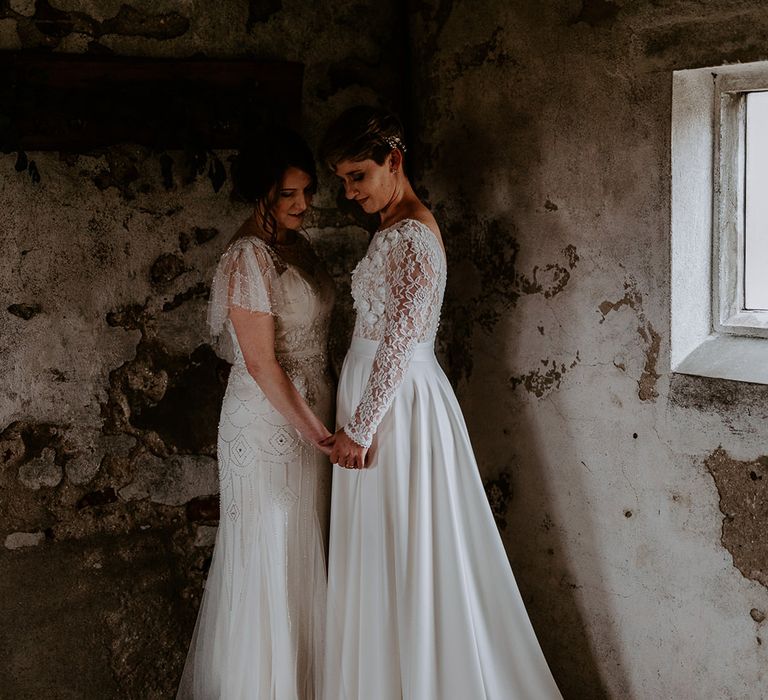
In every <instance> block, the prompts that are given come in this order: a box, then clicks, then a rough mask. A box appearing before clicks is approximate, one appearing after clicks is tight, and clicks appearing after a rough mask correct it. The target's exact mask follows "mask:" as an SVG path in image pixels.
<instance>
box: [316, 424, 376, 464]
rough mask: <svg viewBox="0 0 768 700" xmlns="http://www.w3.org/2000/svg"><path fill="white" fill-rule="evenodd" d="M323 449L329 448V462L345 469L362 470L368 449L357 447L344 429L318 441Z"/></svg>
mask: <svg viewBox="0 0 768 700" xmlns="http://www.w3.org/2000/svg"><path fill="white" fill-rule="evenodd" d="M320 444H321V445H323V446H324V447H330V448H331V462H333V464H338V465H339V466H340V467H344V468H346V469H364V468H365V467H367V466H368V465H367V464H366V459H365V458H366V456H367V454H368V448H367V447H363V446H362V445H358V444H357V443H356V442H355V441H354V440H353V439H352V438H350V437H349V436H348V435H347V434H346V433H345V432H344V429H343V428H342V429H340V430H337V431H336V433H335V434H334V435H330V436H329V437H327V438H325V439H324V440H321V441H320Z"/></svg>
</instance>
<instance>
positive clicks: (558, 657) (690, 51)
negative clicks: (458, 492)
mask: <svg viewBox="0 0 768 700" xmlns="http://www.w3.org/2000/svg"><path fill="white" fill-rule="evenodd" d="M766 29H768V19H766V16H765V13H764V12H763V8H762V6H761V4H760V3H756V2H749V1H744V0H738V1H737V2H728V3H726V2H711V3H690V2H687V1H686V0H680V1H678V0H671V1H669V2H654V3H643V2H637V1H634V0H626V1H620V2H612V1H608V0H561V1H558V2H552V3H534V2H528V3H504V2H500V1H498V2H497V1H495V0H491V1H489V2H485V3H473V2H469V0H427V1H426V2H418V3H411V35H412V37H413V40H412V60H413V65H414V66H418V67H419V68H418V70H415V71H414V86H413V90H412V94H413V96H414V110H415V112H416V117H415V118H416V121H417V123H418V125H419V130H418V135H419V139H418V141H417V143H416V144H415V147H414V149H413V151H414V152H413V159H414V161H415V162H416V164H417V167H418V168H420V170H419V186H420V188H421V189H420V191H421V192H422V193H423V194H424V195H425V196H426V197H427V199H428V200H429V201H430V203H431V205H432V207H433V209H434V211H435V213H436V215H437V218H438V221H439V223H440V225H441V227H442V230H443V233H444V235H445V239H446V246H447V250H448V256H449V274H448V290H447V294H446V307H445V309H444V314H443V323H442V328H441V333H440V336H439V345H440V352H441V357H442V359H443V360H444V363H445V365H446V372H447V374H448V376H449V377H450V378H451V380H452V381H453V382H454V384H455V385H456V387H457V390H458V394H459V399H460V402H461V404H462V407H463V409H464V413H465V416H466V417H467V421H468V424H469V429H470V433H471V435H472V439H473V444H474V446H475V449H476V452H477V455H478V461H479V464H480V469H481V472H482V474H483V477H484V479H485V481H486V484H487V488H488V493H489V497H490V498H491V502H492V504H493V509H494V514H495V516H496V519H497V523H498V524H499V526H500V528H501V529H502V533H503V536H504V540H505V544H506V547H507V551H508V553H509V556H510V559H511V561H512V563H513V568H514V570H515V574H516V577H517V580H518V583H519V585H520V588H521V591H522V593H523V597H524V600H525V602H526V604H527V606H528V609H529V612H530V614H531V618H532V621H533V623H534V626H535V628H536V632H537V635H538V637H539V639H540V641H541V644H542V646H543V648H544V650H545V652H546V654H547V658H548V659H549V661H550V664H551V666H552V669H553V671H554V673H555V676H556V678H557V680H558V682H559V683H560V685H561V687H562V689H563V692H564V694H565V696H566V697H567V698H579V699H581V698H601V697H609V698H621V699H622V700H624V699H629V698H638V699H639V698H715V697H717V698H734V699H735V698H750V699H754V700H757V699H758V698H763V697H766V696H768V675H766V673H765V671H764V669H765V662H766V659H765V645H764V644H763V637H764V632H763V631H762V627H761V625H764V617H765V609H766V605H767V604H768V591H767V590H766V589H765V587H764V585H763V584H764V582H765V581H764V575H765V571H766V566H768V558H767V557H768V554H766V552H765V547H764V537H763V535H764V530H765V527H766V526H768V521H767V520H766V519H767V518H768V514H766V512H765V508H764V505H763V500H764V499H763V495H764V494H763V491H762V489H763V487H762V484H763V483H764V481H763V480H761V475H762V474H763V471H764V467H763V460H764V457H763V455H765V453H766V450H765V439H766V437H768V432H767V429H766V425H767V423H766V421H765V419H766V417H768V398H767V397H766V391H765V389H764V387H756V386H752V385H747V384H736V383H733V382H724V381H720V380H707V379H703V378H695V377H685V376H682V375H671V374H670V372H669V279H668V268H669V252H668V251H669V212H670V206H669V185H670V175H669V173H670V162H669V133H670V117H671V114H670V112H671V71H672V70H674V69H678V68H688V67H700V66H709V65H717V64H720V63H723V62H728V61H750V60H758V59H766V58H768V51H766V48H765V46H764V43H763V42H762V37H763V36H764V33H765V31H766ZM753 472H754V474H755V475H756V478H753V477H752V476H751V474H752V473H753Z"/></svg>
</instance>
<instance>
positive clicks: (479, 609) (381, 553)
mask: <svg viewBox="0 0 768 700" xmlns="http://www.w3.org/2000/svg"><path fill="white" fill-rule="evenodd" d="M445 277H446V266H445V257H444V254H443V251H442V248H441V246H440V243H439V241H438V239H437V238H436V236H435V235H434V233H433V232H432V231H431V230H430V229H429V228H428V227H427V226H425V225H424V224H422V223H420V222H418V221H415V220H412V219H406V220H404V221H401V222H399V223H397V224H395V225H394V226H392V227H389V228H387V229H383V230H381V231H379V232H378V233H377V234H376V235H375V236H374V237H373V240H372V241H371V244H370V247H369V249H368V253H367V254H366V256H365V258H363V260H362V261H361V262H360V264H359V265H358V266H357V268H356V269H355V272H354V273H353V278H352V294H353V296H354V302H355V309H356V311H357V318H356V323H355V331H354V337H353V340H352V345H351V347H350V350H349V352H348V354H347V356H346V359H345V361H344V367H343V370H342V376H341V379H340V383H339V390H338V395H337V410H338V415H337V421H338V423H339V424H340V425H343V426H344V429H345V431H346V432H347V434H348V435H349V436H350V437H351V438H352V439H354V440H355V441H356V442H358V443H360V444H362V445H366V446H368V445H370V444H371V442H372V441H373V448H372V452H373V454H374V456H373V459H372V462H371V465H370V467H369V468H368V469H362V470H352V469H343V468H341V467H338V466H336V467H334V472H333V493H332V505H331V532H330V553H329V566H328V621H327V644H326V663H325V674H326V675H325V700H401V699H402V700H554V699H558V698H560V697H561V696H560V693H559V691H558V689H557V686H556V684H555V682H554V680H553V678H552V675H551V673H550V671H549V668H548V666H547V662H546V660H545V659H544V655H543V654H542V652H541V649H540V647H539V644H538V641H537V639H536V636H535V633H534V630H533V628H532V626H531V623H530V621H529V619H528V615H527V613H526V610H525V607H524V605H523V601H522V599H521V597H520V593H519V591H518V589H517V585H516V583H515V580H514V577H513V575H512V571H511V569H510V567H509V563H508V560H507V556H506V553H505V551H504V547H503V545H502V542H501V538H500V537H499V533H498V531H497V529H496V524H495V522H494V519H493V516H492V513H491V510H490V507H489V505H488V501H487V500H486V497H485V492H484V489H483V485H482V482H481V480H480V476H479V473H478V470H477V465H476V462H475V458H474V455H473V452H472V447H471V445H470V441H469V435H468V433H467V429H466V426H465V423H464V419H463V417H462V415H461V411H460V409H459V406H458V403H457V401H456V397H455V395H454V393H453V391H452V389H451V386H450V384H449V382H448V380H447V378H446V377H445V375H444V374H443V372H442V370H441V369H440V366H439V365H438V363H437V360H436V359H435V355H434V350H433V344H434V340H435V334H436V332H437V326H438V321H439V315H440V306H441V303H442V298H443V291H444V287H445ZM374 436H375V437H374Z"/></svg>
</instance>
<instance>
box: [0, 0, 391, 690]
mask: <svg viewBox="0 0 768 700" xmlns="http://www.w3.org/2000/svg"><path fill="white" fill-rule="evenodd" d="M402 25H403V19H402V18H401V17H400V16H399V15H398V10H397V8H396V7H395V6H394V5H389V4H386V3H384V4H380V3H376V2H358V1H356V0H355V1H349V2H346V1H342V2H334V3H320V4H315V3H311V2H290V1H289V0H285V1H284V2H283V1H281V0H276V1H272V2H259V1H258V0H252V1H251V2H245V1H243V0H223V1H221V2H216V3H193V2H168V1H160V2H158V1H156V0H153V1H152V2H146V1H145V0H134V1H132V2H126V3H124V2H122V0H121V1H120V2H113V1H111V0H110V1H102V2H92V1H90V0H10V1H9V0H0V50H3V49H17V48H24V49H39V50H51V51H62V52H69V53H79V52H95V53H102V52H108V53H110V52H111V53H116V54H120V55H140V56H165V57H186V56H191V55H194V54H202V55H205V56H210V57H220V58H229V57H244V56H248V57H253V58H256V59H257V60H262V59H267V60H293V61H300V62H303V63H305V65H306V70H305V76H304V105H303V112H304V121H305V127H306V128H305V131H306V133H307V135H308V138H309V140H310V141H311V142H313V143H316V142H317V140H318V138H319V135H320V132H321V130H322V129H323V128H324V125H325V124H326V123H327V122H328V121H329V120H330V118H331V117H332V116H333V115H334V114H336V113H337V112H338V111H340V110H341V109H342V108H344V107H346V106H348V105H350V104H356V103H358V102H363V101H375V100H378V99H383V100H384V101H385V102H389V103H390V104H395V105H399V104H400V102H401V100H402V97H403V91H402V89H401V83H400V76H401V75H402V73H403V71H402V65H401V64H402V61H403V59H404V56H405V54H406V52H405V43H404V37H403V35H402V33H401V32H400V31H399V28H400V27H401V26H402ZM157 108H158V109H162V105H161V104H158V105H157ZM229 155H230V154H229V153H223V152H218V153H208V154H205V155H204V156H202V157H200V156H199V155H195V154H186V153H183V152H168V153H157V152H151V151H149V150H146V149H144V148H141V147H138V146H132V145H123V146H115V147H113V148H109V149H104V150H102V151H99V152H94V153H86V154H79V155H65V154H59V153H42V152H37V153H26V154H11V155H4V156H0V202H1V203H2V206H1V207H0V209H1V210H2V217H0V245H1V247H2V250H3V257H4V261H5V263H4V265H3V267H2V270H1V271H0V290H2V294H1V297H2V305H1V306H0V376H1V377H2V392H1V393H0V460H1V461H0V464H1V465H2V466H1V468H0V620H2V625H0V628H1V629H0V657H1V658H2V659H3V661H2V663H0V696H2V697H8V698H14V699H18V700H21V699H22V698H35V699H39V698H44V697H45V698H53V697H56V698H99V699H102V700H103V698H108V697H125V698H141V699H142V700H146V699H148V698H160V697H171V696H172V694H173V691H174V689H175V683H176V681H177V678H178V675H179V673H180V669H181V663H182V662H183V658H184V654H185V650H186V645H187V642H188V639H189V636H190V634H191V629H192V624H193V622H194V617H195V613H196V608H197V605H198V602H199V594H200V591H201V582H202V579H203V576H204V572H205V571H206V569H207V566H208V564H209V558H210V553H211V546H212V543H213V536H214V533H215V526H216V522H217V518H218V498H217V496H216V492H217V490H218V485H217V481H216V465H215V436H216V426H217V424H218V410H219V403H220V400H221V396H222V393H223V388H224V386H225V383H226V373H227V366H226V365H225V364H224V363H222V362H220V361H219V360H217V358H216V357H215V355H214V353H213V352H212V350H211V348H210V346H209V345H208V339H207V336H206V333H205V329H204V315H205V309H206V303H207V295H208V288H209V287H208V285H209V280H210V277H211V274H212V271H213V267H214V266H215V264H216V261H217V260H218V257H219V255H220V253H221V252H222V251H223V249H224V247H225V245H226V241H227V239H228V238H229V237H230V236H231V235H232V234H233V233H234V231H235V230H236V228H237V227H238V225H239V223H240V222H241V221H242V220H243V219H244V218H245V217H246V216H247V215H248V214H249V213H250V212H249V211H248V210H247V208H244V207H243V206H242V205H238V204H235V203H233V202H232V201H231V200H230V190H231V184H230V180H229V160H228V157H229ZM323 191H324V194H323V195H321V196H319V197H318V199H317V200H316V205H317V207H316V209H315V210H314V212H313V219H312V220H311V221H310V233H311V235H312V236H313V237H314V238H315V240H316V241H317V245H318V248H319V252H320V253H321V255H323V256H325V257H326V259H327V261H328V264H329V267H330V268H331V270H332V272H333V273H334V274H335V275H336V277H337V280H338V282H339V296H340V299H341V305H340V309H339V313H338V314H337V318H336V321H335V326H334V329H333V337H334V349H335V356H336V359H337V361H338V359H339V357H340V354H341V352H343V349H344V347H345V345H346V342H347V333H348V330H349V321H350V303H349V301H348V273H349V271H350V269H351V267H352V266H353V265H354V263H355V262H356V260H357V259H358V258H359V257H360V256H361V255H362V252H363V250H364V248H365V245H366V236H365V234H364V233H363V232H362V231H361V230H360V229H359V228H356V227H349V220H348V219H346V218H345V217H344V216H343V215H341V214H340V213H339V212H338V211H337V210H336V205H335V201H334V195H333V192H332V190H331V189H330V188H328V187H324V188H323Z"/></svg>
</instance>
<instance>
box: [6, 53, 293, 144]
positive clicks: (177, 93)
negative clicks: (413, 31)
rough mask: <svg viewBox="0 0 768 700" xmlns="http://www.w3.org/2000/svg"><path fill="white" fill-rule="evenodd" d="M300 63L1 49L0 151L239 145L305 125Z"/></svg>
mask: <svg viewBox="0 0 768 700" xmlns="http://www.w3.org/2000/svg"><path fill="white" fill-rule="evenodd" d="M302 77H303V66H302V64H300V63H291V62H273V63H270V62H263V61H249V60H231V61H226V60H208V59H202V58H201V59H196V58H193V59H182V60H173V59H150V58H126V57H114V56H99V57H93V56H79V55H65V54H52V53H47V54H33V53H25V52H0V150H3V151H5V152H9V151H14V150H56V151H70V152H83V151H87V150H90V149H94V148H100V147H104V146H109V145H113V144H117V143H126V142H127V143H138V144H143V145H146V146H149V147H152V148H158V149H163V150H165V149H188V148H194V149H201V148H236V147H237V146H238V145H239V144H240V142H241V139H242V137H243V136H247V134H248V133H249V132H252V131H253V130H255V129H257V128H258V127H259V126H260V125H262V124H265V123H270V122H277V123H281V124H286V125H288V126H292V127H294V128H298V127H299V125H300V124H299V123H300V117H301V89H302Z"/></svg>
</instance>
